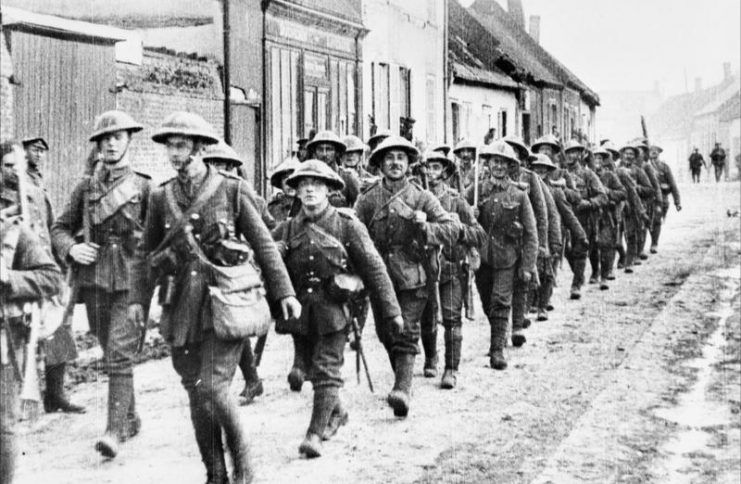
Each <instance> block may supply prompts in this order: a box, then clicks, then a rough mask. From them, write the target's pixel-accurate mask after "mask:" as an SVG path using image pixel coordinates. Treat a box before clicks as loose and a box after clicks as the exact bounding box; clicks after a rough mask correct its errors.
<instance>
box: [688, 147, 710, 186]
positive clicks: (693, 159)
mask: <svg viewBox="0 0 741 484" xmlns="http://www.w3.org/2000/svg"><path fill="white" fill-rule="evenodd" d="M689 162H690V172H691V173H692V183H700V181H702V177H701V174H702V167H703V166H704V167H705V169H706V170H707V169H708V164H707V163H705V158H703V156H702V155H701V154H700V150H699V149H698V148H697V147H694V148H693V149H692V154H691V155H690V157H689Z"/></svg>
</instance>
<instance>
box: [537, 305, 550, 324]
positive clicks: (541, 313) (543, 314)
mask: <svg viewBox="0 0 741 484" xmlns="http://www.w3.org/2000/svg"><path fill="white" fill-rule="evenodd" d="M538 321H548V311H546V309H545V308H538Z"/></svg>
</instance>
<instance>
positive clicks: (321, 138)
mask: <svg viewBox="0 0 741 484" xmlns="http://www.w3.org/2000/svg"><path fill="white" fill-rule="evenodd" d="M319 143H329V144H332V145H334V146H335V148H336V149H337V154H338V155H341V154H342V153H344V152H345V150H346V149H347V145H345V143H343V142H342V140H341V139H340V137H339V136H337V135H336V134H334V132H332V131H329V130H324V131H320V132H318V133H317V134H316V136H314V139H312V140H311V141H309V142H308V143H307V144H306V149H307V150H308V151H309V152H310V153H313V152H314V148H316V146H317V145H318V144H319Z"/></svg>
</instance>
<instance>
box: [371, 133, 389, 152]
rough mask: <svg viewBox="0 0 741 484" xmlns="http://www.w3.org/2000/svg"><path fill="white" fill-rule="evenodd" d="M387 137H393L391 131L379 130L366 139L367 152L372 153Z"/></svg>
mask: <svg viewBox="0 0 741 484" xmlns="http://www.w3.org/2000/svg"><path fill="white" fill-rule="evenodd" d="M389 136H393V133H392V132H391V130H388V129H379V130H378V131H376V134H374V135H373V136H371V137H370V138H368V150H369V151H370V152H371V153H373V152H374V151H375V150H376V148H377V147H378V145H379V144H381V142H382V141H383V140H385V139H386V138H388V137H389Z"/></svg>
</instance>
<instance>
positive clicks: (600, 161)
mask: <svg viewBox="0 0 741 484" xmlns="http://www.w3.org/2000/svg"><path fill="white" fill-rule="evenodd" d="M606 165H607V159H606V158H605V155H594V171H596V172H597V173H601V172H602V170H603V169H604V168H605V167H606Z"/></svg>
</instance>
